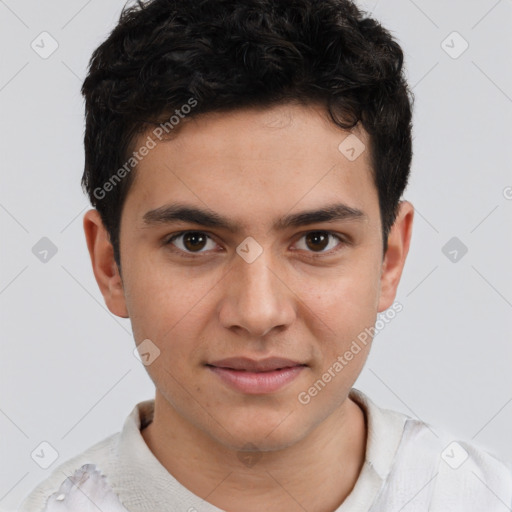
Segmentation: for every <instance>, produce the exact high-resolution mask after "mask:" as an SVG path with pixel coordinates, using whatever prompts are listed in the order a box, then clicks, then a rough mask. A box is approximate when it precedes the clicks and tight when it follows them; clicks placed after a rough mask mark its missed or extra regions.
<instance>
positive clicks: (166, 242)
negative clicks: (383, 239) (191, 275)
mask: <svg viewBox="0 0 512 512" xmlns="http://www.w3.org/2000/svg"><path fill="white" fill-rule="evenodd" d="M186 233H201V234H203V235H206V236H207V237H208V238H210V240H212V241H214V242H215V243H217V244H218V242H216V240H215V239H216V237H215V235H213V234H211V233H209V232H208V231H203V230H199V229H186V230H183V231H178V232H176V233H173V234H171V235H168V236H166V237H165V238H164V240H163V245H164V246H168V245H169V246H172V247H173V251H175V252H177V253H181V254H182V255H183V254H185V255H186V256H185V257H191V258H194V257H200V255H201V254H208V252H210V251H199V252H196V253H194V252H186V251H183V250H182V249H179V248H178V247H175V246H173V244H172V243H171V242H173V241H174V240H175V239H176V238H179V237H180V236H182V235H185V234H186ZM310 233H325V234H326V235H328V236H332V237H334V238H337V239H338V241H339V244H338V245H337V246H336V247H335V248H334V249H331V250H329V251H326V252H314V251H307V252H308V253H310V255H309V256H308V257H309V258H318V257H323V256H328V255H332V254H335V253H336V252H338V251H339V250H340V249H341V247H340V246H343V245H347V244H349V243H350V242H349V240H347V237H344V236H343V235H341V234H338V233H335V232H334V231H329V230H326V229H310V230H307V231H303V232H301V233H299V234H298V235H299V236H298V238H297V240H296V241H295V242H294V244H295V243H297V242H298V241H299V240H300V239H301V238H303V237H304V236H306V235H308V234H310ZM294 250H299V251H300V250H301V249H294Z"/></svg>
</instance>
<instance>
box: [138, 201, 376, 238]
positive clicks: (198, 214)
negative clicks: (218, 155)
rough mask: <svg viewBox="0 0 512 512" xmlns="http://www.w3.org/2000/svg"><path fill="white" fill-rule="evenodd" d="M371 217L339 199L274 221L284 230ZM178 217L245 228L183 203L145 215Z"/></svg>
mask: <svg viewBox="0 0 512 512" xmlns="http://www.w3.org/2000/svg"><path fill="white" fill-rule="evenodd" d="M367 218H368V217H367V215H366V214H365V213H364V212H363V211H361V210H358V209H357V208H352V207H350V206H347V205H346V204H343V203H336V204H331V205H327V206H325V207H323V208H320V209H316V210H306V211H302V212H299V213H293V214H290V215H285V216H284V217H282V218H280V219H278V220H276V221H275V222H274V224H273V226H272V229H273V230H274V231H283V230H285V229H287V228H290V227H300V226H307V225H309V224H315V223H318V222H335V221H349V220H359V221H361V220H366V219H367ZM175 221H183V222H190V223H193V224H199V225H201V226H206V227H209V228H218V229H224V230H226V231H229V232H231V233H236V232H239V231H241V226H240V225H239V224H236V223H234V222H232V221H231V220H229V219H228V218H226V217H224V216H222V215H220V214H218V213H216V212H213V211H211V210H207V209H201V208H197V207H195V206H190V205H186V204H181V203H173V204H168V205H165V206H161V207H159V208H156V209H154V210H150V211H148V212H146V213H145V214H144V216H143V223H144V227H151V226H154V225H159V224H168V223H172V222H175Z"/></svg>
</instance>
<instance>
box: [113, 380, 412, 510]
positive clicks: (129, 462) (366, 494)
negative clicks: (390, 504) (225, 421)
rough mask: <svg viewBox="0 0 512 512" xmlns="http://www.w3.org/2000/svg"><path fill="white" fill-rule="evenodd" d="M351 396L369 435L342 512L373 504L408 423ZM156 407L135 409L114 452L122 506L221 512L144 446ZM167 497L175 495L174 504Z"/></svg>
mask: <svg viewBox="0 0 512 512" xmlns="http://www.w3.org/2000/svg"><path fill="white" fill-rule="evenodd" d="M349 397H350V398H351V399H352V400H353V401H354V402H355V403H356V404H358V405H359V407H361V409H362V410H363V412H364V413H365V417H366V422H367V434H368V437H367V443H366V455H365V464H364V466H363V470H362V471H361V474H360V476H359V478H358V480H357V482H356V485H355V486H354V489H353V491H352V493H351V494H350V495H349V496H348V498H347V500H345V502H344V503H343V504H342V505H341V506H340V508H339V509H338V511H339V512H342V511H344V510H348V509H347V508H346V507H348V506H350V507H351V508H352V504H356V503H362V501H364V502H365V504H366V503H368V504H371V502H372V501H373V499H374V498H375V497H376V495H377V494H378V492H379V490H380V489H381V488H382V486H383V484H384V482H385V480H386V478H387V477H388V475H389V473H390V470H391V466H392V463H393V459H394V457H395V454H396V451H397V449H398V446H399V444H400V441H401V439H402V434H403V429H404V424H405V421H406V420H407V416H405V415H403V414H400V413H398V412H395V411H390V410H387V409H381V408H379V407H378V406H377V405H375V404H374V403H373V402H372V401H371V400H370V399H369V398H368V397H367V396H366V395H365V394H364V393H363V392H362V391H359V390H357V389H355V388H353V389H352V390H351V391H350V393H349ZM154 405H155V402H154V400H146V401H144V402H140V403H138V404H137V405H136V406H135V407H134V409H133V410H132V412H131V413H130V415H129V416H128V417H127V419H126V421H125V423H124V427H123V430H122V432H121V433H120V435H119V438H118V444H117V446H116V448H115V450H116V451H117V453H116V454H112V455H113V457H112V460H113V462H114V463H113V465H112V467H111V468H109V469H110V478H109V480H110V484H111V485H112V487H113V489H114V491H115V492H116V493H117V494H118V496H119V498H120V500H121V502H122V503H123V504H124V505H125V506H126V507H127V508H129V509H130V510H133V512H153V511H154V510H160V511H162V512H164V511H165V510H171V509H172V510H176V509H179V510H181V509H182V510H189V509H190V510H193V508H194V507H195V508H196V509H197V510H201V512H223V511H222V510H221V509H219V508H217V507H215V506H214V505H212V504H210V503H208V502H205V501H204V500H203V499H201V498H200V497H199V496H196V495H195V494H194V493H192V492H191V491H189V490H188V489H187V488H186V487H185V486H183V485H182V484H181V483H180V482H178V481H177V480H176V479H175V478H174V477H173V476H172V475H171V474H170V473H169V472H168V471H167V470H166V469H165V467H164V466H162V464H161V463H160V462H159V461H158V459H157V458H156V457H155V456H154V455H153V453H152V452H151V450H150V449H149V448H148V446H147V445H146V443H145V441H144V438H143V437H142V434H141V432H140V431H141V428H143V427H145V426H146V425H148V424H149V423H150V422H151V421H152V418H153V413H154ZM168 496H173V502H172V504H171V503H169V500H168ZM368 508H369V507H367V508H366V507H365V508H364V509H363V510H367V509H368Z"/></svg>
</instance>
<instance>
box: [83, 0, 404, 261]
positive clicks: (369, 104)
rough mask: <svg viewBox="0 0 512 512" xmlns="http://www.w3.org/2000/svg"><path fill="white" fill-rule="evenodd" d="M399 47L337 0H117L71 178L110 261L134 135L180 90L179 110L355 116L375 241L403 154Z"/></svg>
mask: <svg viewBox="0 0 512 512" xmlns="http://www.w3.org/2000/svg"><path fill="white" fill-rule="evenodd" d="M403 59H404V57H403V52H402V49H401V48H400V46H399V44H398V43H397V42H396V41H395V40H394V39H393V37H392V36H391V34H390V32H389V31H387V30H386V29H385V28H383V27H382V26H381V25H380V24H379V23H378V22H377V21H376V20H374V19H372V18H370V17H367V16H366V13H364V12H363V11H361V10H360V9H359V8H358V7H356V5H355V4H354V3H353V2H351V1H349V0H294V1H293V2H290V1H289V0H195V1H193V2H190V1H186V0H149V1H146V2H143V1H140V0H139V1H138V2H137V3H136V4H135V5H132V6H130V7H126V6H125V9H124V10H123V11H122V13H121V16H120V19H119V22H118V24H117V26H116V27H115V28H114V30H113V31H112V32H111V33H110V35H109V37H108V38H107V39H106V40H105V41H104V42H103V43H102V44H101V45H100V46H99V47H98V48H97V49H96V50H95V51H94V52H93V54H92V57H91V60H90V63H89V71H88V75H87V77H86V79H85V81H84V83H83V86H82V94H83V96H84V97H85V112H86V128H85V136H84V146H85V169H84V173H83V177H82V187H83V188H84V191H85V192H86V193H87V194H88V196H89V199H90V201H91V204H92V205H93V206H94V207H95V208H96V209H97V210H98V212H99V214H100V216H101V219H102V222H103V224H104V226H105V228H106V230H107V232H108V234H109V238H110V241H111V243H112V245H113V249H114V257H115V260H116V263H117V265H118V267H119V268H120V252H119V231H120V220H121V213H122V207H123V203H124V199H125V197H126V193H127V191H128V190H129V188H130V185H131V183H132V182H133V177H134V172H135V171H134V172H128V171H129V170H128V171H127V169H126V162H127V161H128V160H129V159H130V157H131V156H133V154H132V151H133V149H134V147H133V145H134V142H135V140H136V138H137V136H138V135H139V134H141V133H143V132H144V131H145V130H147V128H148V127H149V126H158V125H159V124H160V123H164V122H165V121H166V120H167V121H169V119H170V116H172V115H173V114H174V113H178V112H177V110H178V109H180V108H181V107H183V106H184V105H187V104H192V103H191V99H192V101H193V102H194V103H193V105H194V108H193V109H190V108H189V109H188V110H189V111H190V113H189V114H188V117H192V116H197V115H199V114H202V113H206V112H212V111H230V110H236V109H239V108H244V107H257V108H265V107H270V106H272V105H276V104H280V103H287V102H300V103H305V104H307V103H313V102H315V103H317V102H320V103H321V104H323V105H325V107H326V110H327V112H328V113H329V115H330V118H331V119H332V121H333V122H334V123H336V124H337V125H338V126H340V128H343V129H346V130H349V129H351V128H353V127H354V126H355V125H356V124H357V123H358V122H361V124H362V125H363V127H364V128H365V130H366V131H367V132H368V134H369V136H370V137H369V138H370V148H369V149H370V156H371V163H372V171H373V178H374V182H375V185H376V187H377V190H378V197H379V207H380V213H381V220H382V236H383V247H384V252H385V251H386V249H387V238H388V234H389V230H390V229H391V226H392V225H393V223H394V221H395V219H396V215H397V212H398V206H399V203H400V198H401V196H402V194H403V191H404V189H405V187H406V186H407V182H408V178H409V173H410V165H411V159H412V135H411V131H412V123H411V118H412V104H413V101H414V96H413V94H412V92H411V91H410V89H409V87H408V84H407V82H406V80H405V78H404V76H403ZM168 124H169V123H168ZM166 130H167V129H166ZM167 131H168V130H167ZM131 160H132V161H133V158H132V159H131ZM123 165H124V169H125V172H124V173H120V172H119V171H120V170H121V168H122V167H123ZM132 165H133V162H132ZM135 167H136V165H135ZM116 172H117V173H118V174H117V178H118V179H119V180H118V181H119V183H118V184H117V183H113V181H112V178H115V177H116V176H114V175H115V174H116ZM119 176H122V177H123V179H122V180H121V179H120V178H119ZM108 183H110V186H108V187H107V186H105V184H108ZM106 191H108V193H107V192H106Z"/></svg>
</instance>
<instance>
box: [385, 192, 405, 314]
mask: <svg viewBox="0 0 512 512" xmlns="http://www.w3.org/2000/svg"><path fill="white" fill-rule="evenodd" d="M413 218H414V207H413V206H412V204H411V203H409V202H408V201H401V202H400V206H399V211H398V215H397V217H396V220H395V222H394V224H393V226H392V227H391V230H390V232H389V236H388V248H387V250H386V254H385V256H384V262H383V264H382V273H381V278H380V298H379V308H378V312H379V313H380V312H381V311H384V310H386V309H388V308H389V307H390V306H391V305H392V304H393V301H394V300H395V296H396V290H397V288H398V283H399V282H400V277H401V275H402V270H403V268H404V264H405V258H406V257H407V253H408V252H409V244H410V242H411V235H412V221H413Z"/></svg>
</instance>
